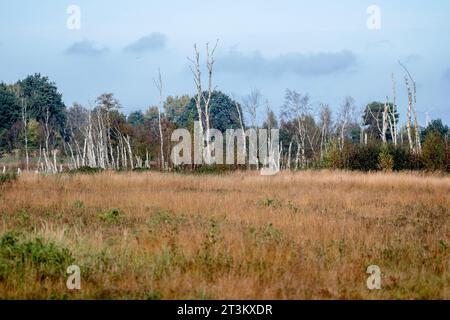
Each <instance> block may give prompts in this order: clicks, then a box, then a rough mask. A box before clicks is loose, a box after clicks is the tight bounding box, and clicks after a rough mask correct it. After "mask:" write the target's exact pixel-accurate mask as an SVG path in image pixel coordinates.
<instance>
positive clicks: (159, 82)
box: [154, 70, 164, 171]
mask: <svg viewBox="0 0 450 320" xmlns="http://www.w3.org/2000/svg"><path fill="white" fill-rule="evenodd" d="M154 82H155V86H156V88H157V89H158V91H159V107H158V123H159V139H160V140H159V141H160V152H161V170H162V171H164V136H163V130H162V123H161V108H162V106H163V82H162V77H161V70H158V80H154Z"/></svg>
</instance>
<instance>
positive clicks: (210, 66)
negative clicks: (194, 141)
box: [188, 40, 219, 162]
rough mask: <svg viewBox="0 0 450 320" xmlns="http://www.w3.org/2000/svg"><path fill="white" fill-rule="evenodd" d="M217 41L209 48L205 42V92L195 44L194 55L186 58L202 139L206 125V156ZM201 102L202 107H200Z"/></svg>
mask: <svg viewBox="0 0 450 320" xmlns="http://www.w3.org/2000/svg"><path fill="white" fill-rule="evenodd" d="M218 43H219V40H217V41H216V44H215V46H214V47H213V48H212V50H211V48H210V46H209V43H206V69H207V73H208V89H207V91H206V92H204V91H203V85H202V71H201V65H200V52H199V51H198V48H197V45H196V44H195V45H194V51H195V56H194V58H193V59H191V58H188V60H189V61H190V63H191V65H190V69H191V72H192V74H193V76H194V83H195V86H196V88H197V94H196V96H195V97H194V99H195V106H196V109H197V114H198V119H199V125H200V134H201V136H202V137H203V140H205V127H206V141H207V144H206V148H207V150H206V154H207V156H208V157H210V148H209V145H210V141H209V140H210V131H211V119H210V104H211V97H212V93H213V91H214V88H213V71H214V64H215V58H214V54H215V51H216V49H217V45H218ZM202 104H203V107H202ZM200 147H201V148H202V153H203V149H204V142H203V143H202V144H201V145H200ZM208 162H209V161H208Z"/></svg>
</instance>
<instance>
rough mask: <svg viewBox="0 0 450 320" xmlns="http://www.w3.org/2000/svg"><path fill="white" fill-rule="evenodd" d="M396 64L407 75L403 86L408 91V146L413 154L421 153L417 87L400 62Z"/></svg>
mask: <svg viewBox="0 0 450 320" xmlns="http://www.w3.org/2000/svg"><path fill="white" fill-rule="evenodd" d="M398 63H399V64H400V66H401V67H402V68H403V70H404V71H405V72H406V74H407V76H405V84H406V89H407V91H408V122H407V124H406V126H407V131H408V140H409V146H410V149H411V150H412V151H413V152H416V153H421V152H422V145H421V142H420V132H419V131H420V128H419V121H418V119H417V86H416V82H415V81H414V79H413V77H412V76H411V73H410V72H409V70H408V69H407V68H406V67H405V65H403V64H402V63H401V62H400V61H399V62H398ZM408 79H409V81H411V85H412V88H411V86H410V84H409V81H408ZM412 115H413V116H414V142H413V140H412V137H411V116H412Z"/></svg>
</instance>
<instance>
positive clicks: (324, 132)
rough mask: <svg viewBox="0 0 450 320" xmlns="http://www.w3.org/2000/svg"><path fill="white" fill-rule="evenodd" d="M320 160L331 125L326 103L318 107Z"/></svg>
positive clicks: (329, 111)
mask: <svg viewBox="0 0 450 320" xmlns="http://www.w3.org/2000/svg"><path fill="white" fill-rule="evenodd" d="M319 118H320V127H321V131H320V160H323V158H324V154H325V150H326V144H327V142H328V137H329V133H330V126H331V109H330V107H329V106H328V105H322V106H321V109H320V115H319Z"/></svg>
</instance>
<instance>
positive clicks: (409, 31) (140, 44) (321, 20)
mask: <svg viewBox="0 0 450 320" xmlns="http://www.w3.org/2000/svg"><path fill="white" fill-rule="evenodd" d="M373 5H375V6H377V8H378V9H379V15H377V14H376V13H375V14H374V11H371V10H369V11H368V8H369V7H371V6H373ZM71 6H76V7H77V8H79V12H80V15H79V18H80V19H79V20H77V19H75V20H73V19H74V17H75V18H76V14H75V15H74V11H71V10H68V9H69V8H70V7H71ZM449 14H450V1H448V0H435V1H422V0H408V1H406V0H398V1H388V0H379V1H366V0H344V1H339V2H338V1H332V0H316V1H302V0H265V1H261V0H246V1H242V0H241V1H237V0H227V1H225V0H208V1H206V0H165V1H148V0H147V1H145V0H127V1H106V0H70V1H64V0H58V1H55V0H40V1H33V0H15V1H12V0H2V1H1V3H0V81H3V82H6V83H13V82H15V81H17V80H19V79H23V78H24V77H26V76H27V75H28V74H33V73H41V74H43V75H46V76H48V77H49V78H50V80H51V81H53V82H55V83H56V84H57V86H58V88H59V90H60V92H61V93H62V95H63V100H64V102H65V103H66V105H71V104H72V103H73V102H75V101H76V102H79V103H81V104H83V105H85V106H89V104H90V103H91V104H92V103H93V102H94V101H95V98H96V97H97V96H99V95H100V94H102V93H104V92H113V93H114V94H115V96H116V97H117V98H118V99H119V100H120V102H121V103H122V106H123V111H124V112H125V113H129V112H132V111H136V110H145V109H147V108H148V107H149V106H150V105H155V104H157V103H158V100H159V98H158V95H159V93H158V91H157V89H156V88H155V86H154V83H153V78H155V77H157V74H158V69H160V70H161V73H162V77H163V83H164V94H165V95H182V94H190V95H192V94H193V93H194V92H195V90H196V89H195V84H194V81H193V79H192V75H191V73H190V70H189V61H188V59H187V58H188V57H192V56H193V54H194V49H193V45H194V43H197V45H198V47H199V48H200V50H201V57H202V58H204V46H205V44H206V43H207V42H210V43H215V41H216V39H219V45H218V49H217V51H216V65H215V67H216V69H215V70H216V71H215V73H214V78H213V81H214V85H215V86H217V89H218V90H221V91H223V92H225V93H227V94H230V95H233V97H235V98H236V99H238V100H242V98H243V97H245V96H246V95H248V94H249V93H250V91H251V90H253V89H258V90H259V91H260V92H261V93H262V95H263V96H264V99H267V101H268V102H269V105H270V106H271V107H272V108H273V109H274V110H275V111H276V112H277V113H278V112H279V111H280V109H281V106H282V105H283V99H284V94H285V91H286V89H287V88H289V89H292V90H296V91H298V92H300V93H302V94H306V93H308V94H309V95H310V96H311V101H312V106H313V107H314V108H315V109H318V108H317V107H318V105H319V104H320V103H327V104H329V105H330V106H331V108H332V109H333V110H334V111H336V112H337V110H338V109H339V106H340V105H341V104H342V102H343V100H344V98H345V97H346V96H348V95H350V96H352V97H353V98H354V99H355V102H356V106H357V107H358V108H359V109H362V108H363V107H364V106H365V105H366V104H367V103H370V102H372V101H385V100H386V97H389V98H392V95H393V94H392V91H393V90H392V87H393V86H392V80H391V75H392V74H394V77H395V79H396V84H397V85H396V87H397V95H398V97H397V99H398V108H399V111H400V113H401V115H402V118H401V119H402V121H404V119H405V114H406V108H407V92H406V87H405V82H404V76H405V73H404V72H403V70H402V69H401V68H400V66H399V64H398V61H399V60H400V61H402V63H404V64H405V65H406V66H407V67H408V69H409V70H410V72H411V74H412V75H413V77H414V79H415V80H416V83H417V108H418V116H419V120H420V123H421V124H422V125H425V123H426V120H427V119H437V118H442V119H443V120H444V122H446V123H450V90H449V89H450V40H449V34H450V19H448V15H449ZM378 17H379V19H378ZM374 19H375V20H374ZM68 20H69V21H68ZM73 21H79V27H80V28H79V29H74V28H73V26H74V24H73ZM374 21H375V24H373V23H371V22H374ZM68 22H69V26H72V27H70V28H69V27H68ZM368 22H369V24H368ZM378 23H379V24H378ZM373 26H379V28H375V29H374V28H373ZM205 85H206V79H205ZM262 117H263V115H262V113H261V115H260V119H259V120H260V121H261V120H262Z"/></svg>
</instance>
